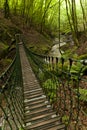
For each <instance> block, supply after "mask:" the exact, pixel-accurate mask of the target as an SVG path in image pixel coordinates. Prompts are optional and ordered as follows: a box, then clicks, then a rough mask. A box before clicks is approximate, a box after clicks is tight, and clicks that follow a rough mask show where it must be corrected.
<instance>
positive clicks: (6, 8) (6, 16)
mask: <svg viewBox="0 0 87 130" xmlns="http://www.w3.org/2000/svg"><path fill="white" fill-rule="evenodd" d="M4 15H5V18H8V17H9V4H8V0H5V2H4Z"/></svg>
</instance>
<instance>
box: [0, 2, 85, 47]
mask: <svg viewBox="0 0 87 130" xmlns="http://www.w3.org/2000/svg"><path fill="white" fill-rule="evenodd" d="M0 7H1V8H4V11H5V17H6V18H7V17H10V15H11V14H12V13H13V14H14V15H20V16H22V17H23V18H24V23H25V24H27V25H28V26H29V27H31V26H34V27H35V28H37V29H38V30H40V31H41V32H43V31H46V32H47V33H49V32H52V31H59V30H60V32H64V33H68V32H70V31H71V32H72V34H73V37H74V40H75V42H76V44H77V45H78V41H77V39H78V31H86V29H87V28H86V24H87V18H86V15H87V1H86V0H1V5H0Z"/></svg>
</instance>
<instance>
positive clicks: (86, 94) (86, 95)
mask: <svg viewBox="0 0 87 130" xmlns="http://www.w3.org/2000/svg"><path fill="white" fill-rule="evenodd" d="M79 92H80V100H82V101H85V102H87V89H81V88H80V89H79Z"/></svg>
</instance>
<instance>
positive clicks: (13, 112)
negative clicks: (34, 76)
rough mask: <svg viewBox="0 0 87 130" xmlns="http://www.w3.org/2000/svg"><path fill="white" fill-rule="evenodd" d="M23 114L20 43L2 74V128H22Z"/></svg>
mask: <svg viewBox="0 0 87 130" xmlns="http://www.w3.org/2000/svg"><path fill="white" fill-rule="evenodd" d="M23 116H24V104H23V86H22V72H21V64H20V55H19V51H18V44H16V56H15V58H14V60H13V62H12V63H11V64H10V66H9V67H8V68H7V70H6V71H5V72H4V73H3V74H2V75H1V76H0V129H2V130H20V128H21V129H22V128H23V120H24V117H23Z"/></svg>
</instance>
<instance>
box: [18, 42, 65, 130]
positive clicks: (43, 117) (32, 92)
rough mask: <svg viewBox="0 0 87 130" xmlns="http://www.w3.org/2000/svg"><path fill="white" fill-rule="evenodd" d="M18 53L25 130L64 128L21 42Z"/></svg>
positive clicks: (60, 129) (63, 129)
mask: <svg viewBox="0 0 87 130" xmlns="http://www.w3.org/2000/svg"><path fill="white" fill-rule="evenodd" d="M19 53H20V59H21V66H22V76H23V85H24V107H25V113H24V114H25V115H24V122H25V124H26V125H25V130H65V126H64V124H62V123H61V122H60V116H58V115H56V113H55V112H54V111H53V110H52V107H51V105H50V103H49V101H48V100H47V98H46V96H45V95H44V92H43V90H42V88H41V87H40V85H39V83H38V81H37V79H36V77H35V75H34V73H33V71H32V69H31V66H30V64H29V61H28V59H27V56H26V54H25V51H24V47H23V45H22V43H20V44H19Z"/></svg>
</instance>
